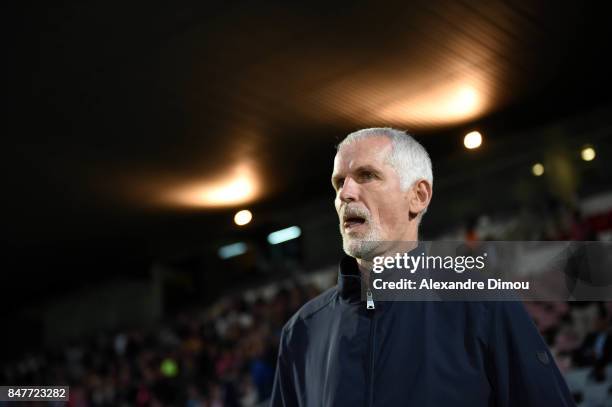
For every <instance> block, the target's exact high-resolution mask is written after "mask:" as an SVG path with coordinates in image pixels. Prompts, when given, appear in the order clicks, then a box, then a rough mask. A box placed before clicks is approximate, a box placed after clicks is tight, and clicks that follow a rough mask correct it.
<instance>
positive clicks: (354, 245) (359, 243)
mask: <svg viewBox="0 0 612 407" xmlns="http://www.w3.org/2000/svg"><path fill="white" fill-rule="evenodd" d="M342 246H343V249H344V253H346V254H347V255H349V256H351V257H354V258H356V259H361V260H371V259H372V258H373V257H374V256H375V253H376V252H377V250H376V249H377V248H378V246H379V243H378V242H374V241H366V240H358V239H348V240H347V239H345V240H344V242H343V245H342Z"/></svg>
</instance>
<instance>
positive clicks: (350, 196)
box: [339, 177, 359, 202]
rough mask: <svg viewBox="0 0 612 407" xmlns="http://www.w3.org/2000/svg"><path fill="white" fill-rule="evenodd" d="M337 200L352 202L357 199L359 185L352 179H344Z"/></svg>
mask: <svg viewBox="0 0 612 407" xmlns="http://www.w3.org/2000/svg"><path fill="white" fill-rule="evenodd" d="M339 198H340V200H341V201H342V202H353V201H356V200H357V199H359V184H357V182H355V180H353V179H352V178H349V177H347V178H345V179H344V183H343V184H342V189H341V190H340V194H339Z"/></svg>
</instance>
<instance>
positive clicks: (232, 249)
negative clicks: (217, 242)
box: [218, 242, 247, 260]
mask: <svg viewBox="0 0 612 407" xmlns="http://www.w3.org/2000/svg"><path fill="white" fill-rule="evenodd" d="M246 251H247V245H246V244H244V243H243V242H238V243H232V244H228V245H227V246H223V247H221V248H219V251H218V254H219V257H221V258H222V259H223V260H225V259H229V258H232V257H236V256H240V255H241V254H244V253H246Z"/></svg>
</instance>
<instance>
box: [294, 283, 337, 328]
mask: <svg viewBox="0 0 612 407" xmlns="http://www.w3.org/2000/svg"><path fill="white" fill-rule="evenodd" d="M337 294H338V290H337V286H333V287H331V288H328V289H327V290H325V291H324V292H322V293H321V294H319V295H317V296H316V297H314V298H313V299H311V300H309V301H308V302H306V303H305V304H304V305H302V307H301V308H300V309H299V310H297V312H296V313H295V314H293V316H292V317H291V318H289V321H287V323H286V324H285V326H284V327H283V330H284V331H286V332H289V331H291V330H293V329H294V328H295V327H296V325H298V324H301V323H304V322H306V321H309V320H311V319H313V318H316V317H317V315H319V314H320V313H321V312H323V311H324V310H325V309H326V308H327V307H329V305H330V304H331V303H332V302H333V301H334V300H335V298H336V296H337Z"/></svg>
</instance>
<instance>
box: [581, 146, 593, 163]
mask: <svg viewBox="0 0 612 407" xmlns="http://www.w3.org/2000/svg"><path fill="white" fill-rule="evenodd" d="M595 156H596V154H595V149H594V148H593V147H591V146H584V147H582V151H580V157H582V159H583V160H584V161H593V160H594V159H595Z"/></svg>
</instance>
